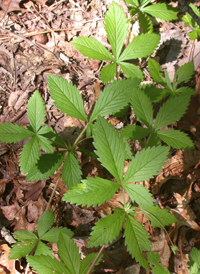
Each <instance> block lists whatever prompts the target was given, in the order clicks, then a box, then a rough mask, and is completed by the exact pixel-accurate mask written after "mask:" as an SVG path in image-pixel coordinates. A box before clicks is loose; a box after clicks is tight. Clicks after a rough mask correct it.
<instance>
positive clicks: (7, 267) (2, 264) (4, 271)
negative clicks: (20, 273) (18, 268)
mask: <svg viewBox="0 0 200 274" xmlns="http://www.w3.org/2000/svg"><path fill="white" fill-rule="evenodd" d="M9 251H10V248H9V246H8V245H7V244H1V245H0V273H1V274H15V273H16V272H15V261H14V260H9V259H8V255H9Z"/></svg>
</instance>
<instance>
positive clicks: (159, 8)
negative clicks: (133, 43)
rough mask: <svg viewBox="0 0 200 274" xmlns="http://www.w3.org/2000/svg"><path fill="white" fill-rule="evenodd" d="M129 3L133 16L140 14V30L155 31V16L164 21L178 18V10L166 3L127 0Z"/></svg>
mask: <svg viewBox="0 0 200 274" xmlns="http://www.w3.org/2000/svg"><path fill="white" fill-rule="evenodd" d="M125 2H126V3H127V4H129V6H128V7H129V10H130V12H131V14H132V16H135V15H136V14H138V22H139V25H140V32H144V33H148V32H149V33H151V32H152V31H153V23H152V20H151V17H155V18H158V19H161V20H164V21H172V20H176V19H177V12H178V10H177V9H175V8H173V7H172V6H171V5H168V4H166V3H157V4H154V5H149V4H150V3H152V2H154V1H152V0H141V1H138V0H125Z"/></svg>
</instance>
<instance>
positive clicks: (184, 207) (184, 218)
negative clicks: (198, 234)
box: [171, 193, 200, 231]
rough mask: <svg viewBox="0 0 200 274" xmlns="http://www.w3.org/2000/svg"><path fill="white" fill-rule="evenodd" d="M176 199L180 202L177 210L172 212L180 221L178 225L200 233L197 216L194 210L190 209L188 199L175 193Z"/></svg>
mask: <svg viewBox="0 0 200 274" xmlns="http://www.w3.org/2000/svg"><path fill="white" fill-rule="evenodd" d="M174 197H175V198H176V200H177V202H178V206H177V208H176V209H171V212H172V213H173V214H174V216H175V217H176V218H177V219H178V221H179V222H178V223H177V225H178V226H179V227H180V226H183V225H184V226H187V227H190V228H192V229H194V230H197V231H200V226H199V225H198V224H197V223H196V222H195V219H196V215H195V214H194V212H193V210H192V209H191V208H190V205H189V202H190V201H189V200H188V199H187V197H184V196H181V195H180V194H179V193H174Z"/></svg>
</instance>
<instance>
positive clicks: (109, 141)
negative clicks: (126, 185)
mask: <svg viewBox="0 0 200 274" xmlns="http://www.w3.org/2000/svg"><path fill="white" fill-rule="evenodd" d="M93 136H94V146H95V148H96V151H95V153H96V154H97V156H98V157H99V160H100V162H101V164H102V165H103V166H104V167H105V168H106V169H107V170H108V171H109V172H110V173H111V174H112V175H113V176H114V177H115V178H116V179H117V181H118V182H122V177H123V170H124V160H125V155H126V152H125V150H126V142H125V140H124V138H123V137H122V136H121V135H120V133H119V132H118V131H117V130H115V128H114V127H113V126H112V125H111V124H110V123H108V122H107V120H105V119H104V118H102V117H98V119H97V122H96V124H95V126H94V131H93Z"/></svg>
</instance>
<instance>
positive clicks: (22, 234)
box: [13, 229, 38, 241]
mask: <svg viewBox="0 0 200 274" xmlns="http://www.w3.org/2000/svg"><path fill="white" fill-rule="evenodd" d="M13 236H14V238H15V239H17V240H18V241H24V240H35V239H38V238H37V236H36V235H35V234H34V233H32V232H30V231H27V230H25V229H20V230H17V231H15V232H14V233H13Z"/></svg>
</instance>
